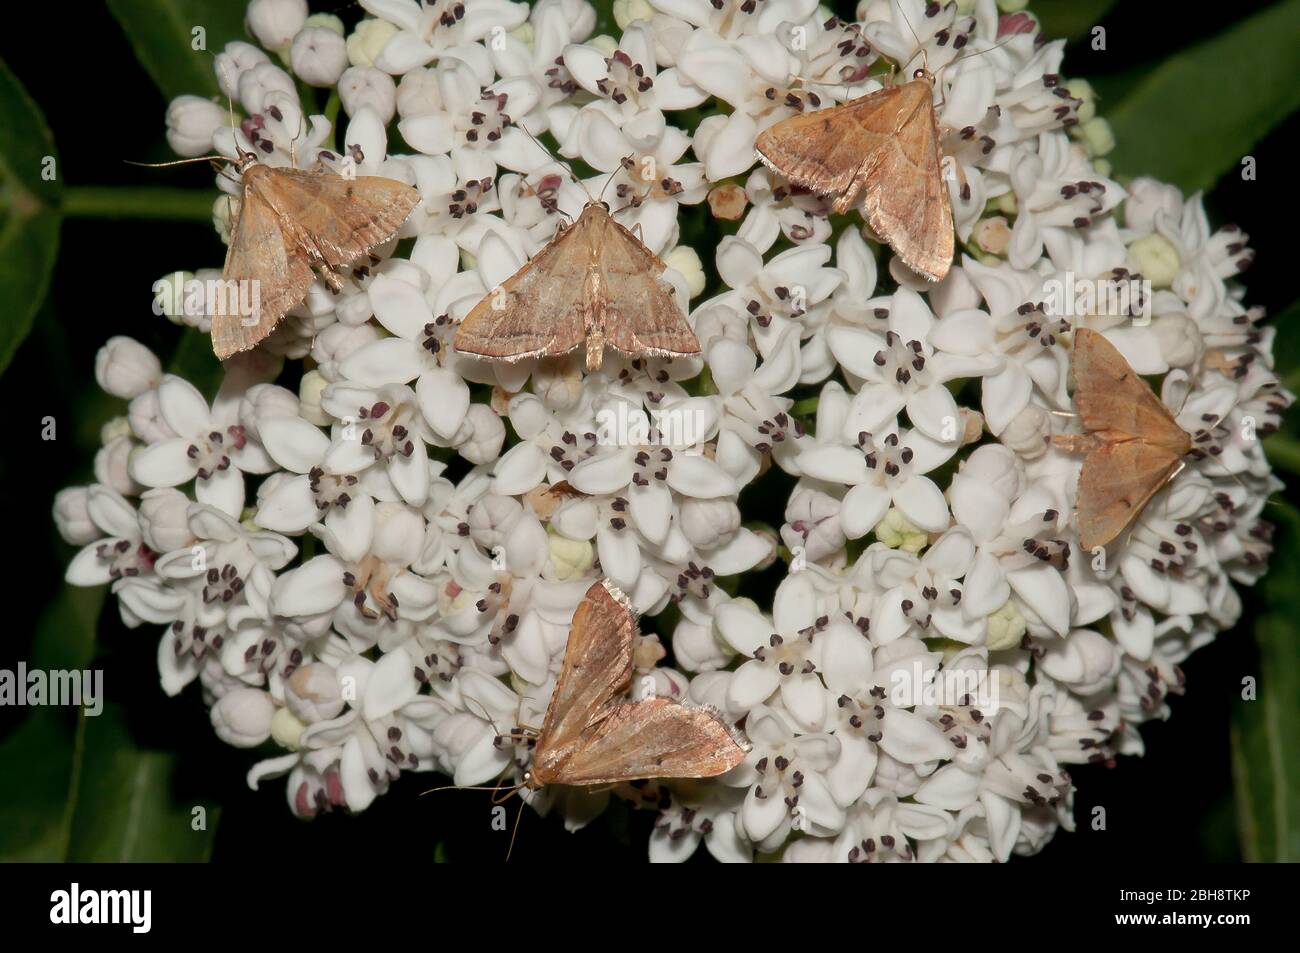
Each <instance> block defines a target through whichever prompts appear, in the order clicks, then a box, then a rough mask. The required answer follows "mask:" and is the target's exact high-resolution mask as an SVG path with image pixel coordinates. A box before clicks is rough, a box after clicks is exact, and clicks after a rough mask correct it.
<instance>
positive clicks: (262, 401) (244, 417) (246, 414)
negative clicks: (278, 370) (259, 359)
mask: <svg viewBox="0 0 1300 953" xmlns="http://www.w3.org/2000/svg"><path fill="white" fill-rule="evenodd" d="M297 416H298V398H297V397H295V396H294V394H293V391H290V390H286V389H285V388H283V387H279V386H277V385H275V384H254V385H253V386H252V387H250V388H248V390H246V391H245V392H244V395H243V396H242V397H241V398H239V423H240V425H241V426H243V428H244V433H245V434H247V435H248V436H250V437H252V438H253V439H254V440H261V439H262V435H261V432H260V431H259V430H258V429H257V422H258V421H259V420H265V419H266V418H267V417H297Z"/></svg>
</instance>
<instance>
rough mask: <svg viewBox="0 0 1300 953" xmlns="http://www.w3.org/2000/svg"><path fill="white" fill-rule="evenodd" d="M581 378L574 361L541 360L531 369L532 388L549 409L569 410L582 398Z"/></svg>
mask: <svg viewBox="0 0 1300 953" xmlns="http://www.w3.org/2000/svg"><path fill="white" fill-rule="evenodd" d="M582 380H583V378H582V370H581V368H580V366H579V365H578V364H577V363H575V362H574V361H543V362H542V363H541V364H539V365H538V367H537V369H536V370H535V371H533V390H534V392H536V394H537V396H538V397H540V398H541V399H542V401H543V402H544V403H545V404H546V406H547V407H548V408H550V409H551V410H559V411H563V410H570V409H572V408H574V407H576V406H577V405H578V401H579V400H581V399H582Z"/></svg>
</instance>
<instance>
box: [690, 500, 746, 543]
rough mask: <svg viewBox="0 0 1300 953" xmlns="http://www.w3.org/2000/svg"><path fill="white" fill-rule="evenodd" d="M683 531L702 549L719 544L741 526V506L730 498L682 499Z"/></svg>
mask: <svg viewBox="0 0 1300 953" xmlns="http://www.w3.org/2000/svg"><path fill="white" fill-rule="evenodd" d="M680 525H681V528H682V532H683V533H685V534H686V538H687V539H689V540H690V541H691V542H692V543H693V544H694V545H696V546H698V547H699V548H700V549H708V548H709V547H711V546H714V545H716V544H717V542H718V541H719V540H720V539H721V538H722V537H723V536H729V535H731V534H732V533H734V532H735V531H736V530H737V529H738V528H739V527H740V508H739V507H738V506H736V504H735V503H734V502H732V501H731V500H728V499H725V498H724V499H717V500H700V499H696V498H695V497H687V498H685V499H683V500H682V518H681V522H680Z"/></svg>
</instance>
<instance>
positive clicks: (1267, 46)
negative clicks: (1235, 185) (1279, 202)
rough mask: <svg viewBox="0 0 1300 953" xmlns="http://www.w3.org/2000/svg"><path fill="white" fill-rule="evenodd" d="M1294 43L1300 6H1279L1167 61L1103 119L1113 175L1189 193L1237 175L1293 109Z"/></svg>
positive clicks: (1297, 88) (1299, 76)
mask: <svg viewBox="0 0 1300 953" xmlns="http://www.w3.org/2000/svg"><path fill="white" fill-rule="evenodd" d="M1297 34H1300V0H1282V2H1280V3H1276V4H1274V5H1273V6H1271V7H1268V8H1266V9H1264V10H1262V11H1260V12H1259V13H1257V14H1255V15H1254V16H1251V17H1248V18H1246V19H1244V20H1240V21H1238V22H1237V23H1235V24H1233V26H1232V27H1230V28H1229V29H1227V30H1225V31H1224V32H1222V33H1220V34H1218V35H1217V36H1215V37H1214V38H1213V39H1211V40H1207V41H1205V42H1203V43H1198V44H1196V45H1195V46H1192V47H1189V48H1188V49H1185V50H1182V51H1180V52H1179V53H1177V54H1175V55H1173V56H1171V57H1169V58H1168V59H1166V60H1165V61H1164V62H1163V63H1162V64H1161V65H1160V66H1159V67H1158V68H1156V69H1154V70H1152V71H1151V73H1150V74H1149V75H1147V76H1146V77H1145V78H1144V79H1142V80H1141V81H1140V82H1139V83H1138V84H1137V86H1136V87H1134V88H1133V90H1132V92H1130V93H1129V94H1128V95H1127V96H1125V97H1124V98H1123V99H1121V100H1120V101H1119V102H1118V103H1117V104H1116V105H1114V106H1113V107H1112V108H1110V109H1109V110H1107V111H1106V113H1105V115H1106V118H1107V119H1109V120H1110V124H1111V127H1112V128H1113V129H1114V132H1115V138H1116V142H1117V143H1118V144H1117V146H1116V148H1115V151H1114V153H1113V154H1112V155H1111V156H1110V157H1109V158H1110V159H1111V162H1112V164H1113V165H1114V167H1115V170H1116V171H1117V172H1118V173H1119V174H1121V175H1127V176H1136V175H1153V176H1156V177H1157V178H1160V179H1164V180H1166V181H1169V182H1173V183H1174V184H1175V185H1178V186H1180V187H1181V188H1183V189H1185V190H1187V191H1192V190H1195V189H1205V188H1209V187H1210V186H1212V185H1213V184H1214V183H1215V182H1216V181H1217V180H1218V178H1219V177H1220V176H1221V175H1223V174H1225V173H1227V172H1229V171H1230V170H1233V169H1236V168H1240V163H1241V161H1242V159H1243V157H1245V156H1246V155H1248V154H1249V152H1250V150H1251V148H1252V147H1253V146H1254V145H1255V144H1256V143H1258V142H1259V141H1261V140H1262V139H1263V138H1264V137H1265V136H1267V135H1268V133H1269V132H1270V131H1271V130H1272V129H1273V128H1274V127H1276V126H1277V125H1278V124H1279V123H1280V122H1281V121H1282V120H1283V119H1285V118H1286V117H1287V116H1288V115H1290V114H1291V113H1292V112H1294V111H1295V110H1296V109H1297V107H1300V57H1297V56H1296V55H1295V38H1296V36H1297ZM1263 174H1265V175H1267V174H1269V173H1268V172H1267V171H1264V172H1263ZM1271 174H1273V175H1274V176H1277V175H1284V174H1285V173H1284V172H1283V171H1282V170H1274V171H1273V172H1272V173H1271Z"/></svg>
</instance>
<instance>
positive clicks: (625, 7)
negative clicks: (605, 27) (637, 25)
mask: <svg viewBox="0 0 1300 953" xmlns="http://www.w3.org/2000/svg"><path fill="white" fill-rule="evenodd" d="M654 15H655V9H654V7H652V6H650V4H649V3H648V2H647V0H614V22H615V23H617V24H618V28H619V29H620V30H626V29H627V25H628V24H629V23H634V22H635V21H637V20H644V21H645V22H646V23H649V22H650V20H651V18H652V17H654Z"/></svg>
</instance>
